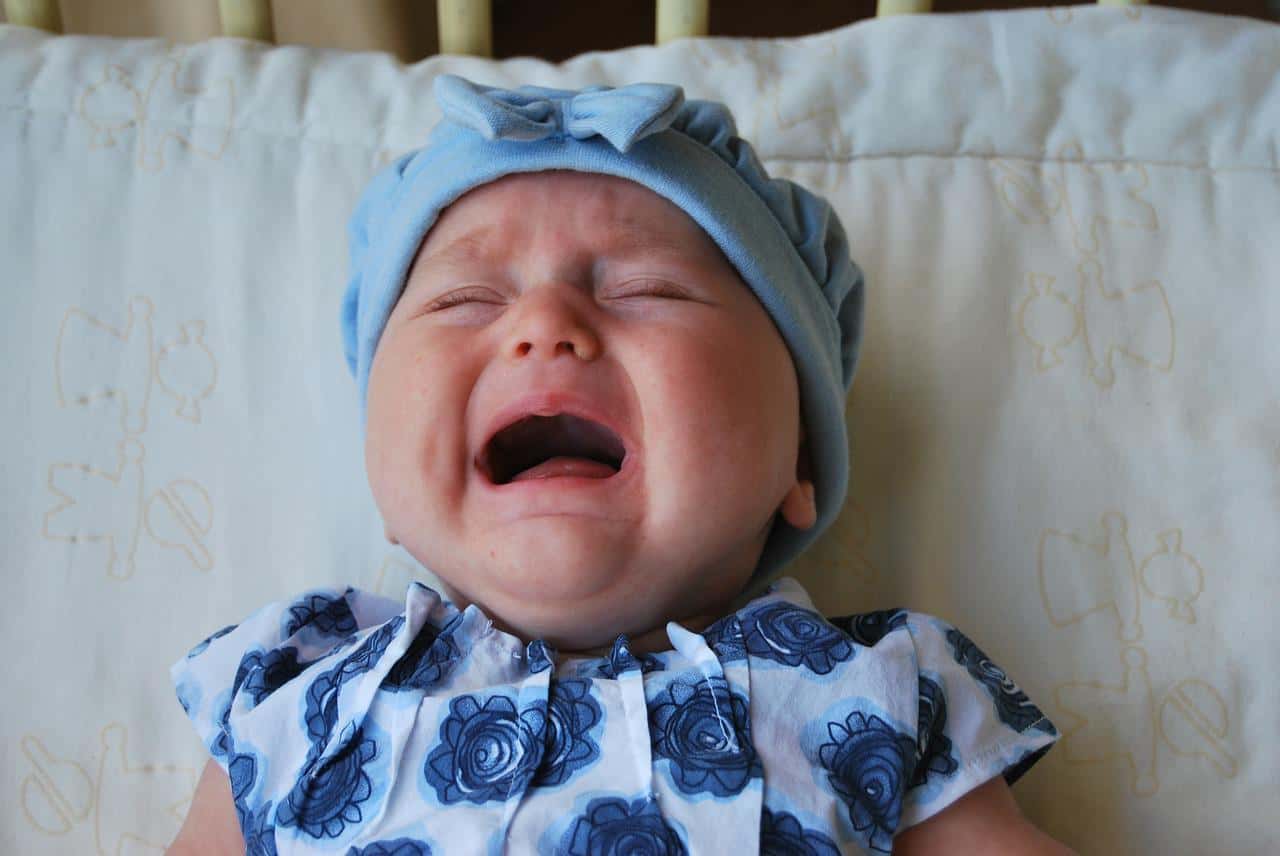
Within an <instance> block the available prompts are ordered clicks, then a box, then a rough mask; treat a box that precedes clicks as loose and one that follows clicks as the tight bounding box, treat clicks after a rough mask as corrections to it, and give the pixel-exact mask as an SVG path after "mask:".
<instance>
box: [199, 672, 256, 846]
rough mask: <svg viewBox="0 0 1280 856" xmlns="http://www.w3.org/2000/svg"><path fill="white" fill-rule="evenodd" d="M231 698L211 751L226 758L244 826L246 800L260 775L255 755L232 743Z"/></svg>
mask: <svg viewBox="0 0 1280 856" xmlns="http://www.w3.org/2000/svg"><path fill="white" fill-rule="evenodd" d="M231 698H232V696H230V695H228V696H227V701H226V704H224V705H223V707H222V710H221V711H220V712H219V713H218V717H217V718H218V723H219V725H220V726H221V727H220V728H219V729H218V736H217V737H215V738H214V739H213V742H212V743H211V744H210V745H209V752H210V754H212V755H213V757H215V758H225V759H226V762H227V777H228V778H229V779H230V780H231V801H232V803H233V804H234V805H235V808H236V815H237V817H239V819H240V826H241V828H243V827H244V825H245V822H246V818H247V817H248V816H249V810H248V804H247V802H246V800H247V799H248V796H249V792H250V791H252V790H253V782H254V779H255V778H256V777H257V775H258V762H257V759H256V758H255V757H254V756H253V755H249V754H245V753H243V752H237V751H236V750H235V747H234V745H233V744H232V740H231V726H230V724H229V719H230V716H231Z"/></svg>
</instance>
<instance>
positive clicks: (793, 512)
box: [780, 422, 818, 529]
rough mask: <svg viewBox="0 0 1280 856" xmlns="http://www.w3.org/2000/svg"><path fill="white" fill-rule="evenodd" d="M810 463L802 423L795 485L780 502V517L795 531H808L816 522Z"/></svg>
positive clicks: (816, 515)
mask: <svg viewBox="0 0 1280 856" xmlns="http://www.w3.org/2000/svg"><path fill="white" fill-rule="evenodd" d="M812 472H813V468H812V462H811V461H810V460H809V445H808V443H806V442H805V436H804V423H803V422H801V423H800V449H799V451H798V454H797V455H796V483H795V484H794V485H792V486H791V490H789V491H787V495H786V497H785V498H784V499H783V500H782V508H781V509H780V510H781V511H782V517H783V519H784V520H786V521H787V522H788V523H790V524H791V525H792V526H794V527H795V528H797V529H808V528H810V527H811V526H813V524H814V523H816V522H817V521H818V504H817V502H816V501H815V500H814V495H813V492H814V487H813V476H812V475H811V473H812Z"/></svg>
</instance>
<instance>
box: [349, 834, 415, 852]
mask: <svg viewBox="0 0 1280 856" xmlns="http://www.w3.org/2000/svg"><path fill="white" fill-rule="evenodd" d="M347 856H431V848H430V847H429V846H428V845H427V843H426V842H425V841H415V840H413V839H412V838H396V839H393V840H391V841H375V842H373V843H372V844H370V845H368V846H366V847H361V848H360V849H359V850H357V849H356V848H354V847H352V848H351V849H350V850H348V851H347Z"/></svg>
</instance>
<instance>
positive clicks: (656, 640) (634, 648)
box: [560, 615, 719, 657]
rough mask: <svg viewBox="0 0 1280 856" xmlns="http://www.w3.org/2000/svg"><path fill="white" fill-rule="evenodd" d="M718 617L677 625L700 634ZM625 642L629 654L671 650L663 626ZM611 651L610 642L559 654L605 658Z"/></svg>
mask: <svg viewBox="0 0 1280 856" xmlns="http://www.w3.org/2000/svg"><path fill="white" fill-rule="evenodd" d="M718 617H719V616H715V615H695V616H693V617H692V618H686V619H682V620H681V621H679V622H678V623H679V625H680V626H681V627H683V628H684V629H685V630H688V631H691V632H693V633H701V632H702V631H703V630H705V629H706V628H707V627H709V626H710V625H711V623H712V622H713V621H715V620H716V618H718ZM627 641H628V642H630V644H631V652H632V653H633V654H657V653H660V652H662V651H670V650H671V640H670V639H669V638H668V637H667V628H666V625H665V624H664V625H662V626H661V627H655V628H653V629H652V630H648V631H646V632H644V633H641V634H639V635H637V636H628V637H627ZM612 650H613V643H612V642H610V643H609V644H608V645H600V646H597V647H595V648H580V649H576V650H561V651H560V653H561V654H565V655H568V656H571V657H607V656H609V654H610V652H611V651H612Z"/></svg>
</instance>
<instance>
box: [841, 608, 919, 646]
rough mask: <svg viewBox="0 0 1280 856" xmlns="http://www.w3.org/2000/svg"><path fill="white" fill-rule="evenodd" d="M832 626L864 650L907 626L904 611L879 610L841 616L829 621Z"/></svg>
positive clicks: (905, 612)
mask: <svg viewBox="0 0 1280 856" xmlns="http://www.w3.org/2000/svg"><path fill="white" fill-rule="evenodd" d="M829 620H830V622H831V623H832V624H834V625H835V626H836V627H839V628H840V629H841V630H843V631H844V632H845V633H848V634H849V635H850V636H851V637H853V641H854V642H857V643H858V644H859V645H862V646H863V647H865V648H871V647H873V646H874V645H875V644H876V643H877V642H879V641H880V640H881V639H883V638H884V637H886V636H888V635H889V634H890V633H892V632H893V631H895V630H897V629H898V628H900V627H905V626H906V624H907V611H906V610H905V609H881V610H878V611H876V612H864V613H861V614H859V615H843V616H841V617H839V618H832V619H829Z"/></svg>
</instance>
